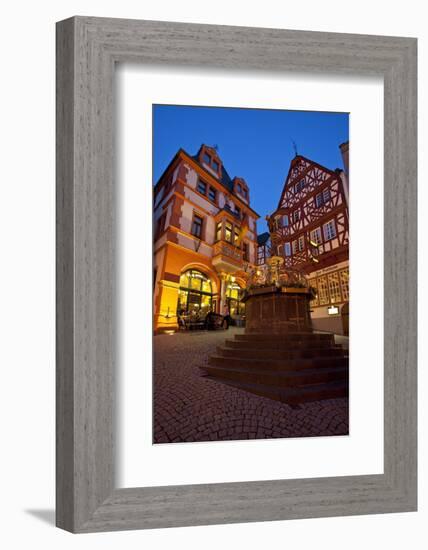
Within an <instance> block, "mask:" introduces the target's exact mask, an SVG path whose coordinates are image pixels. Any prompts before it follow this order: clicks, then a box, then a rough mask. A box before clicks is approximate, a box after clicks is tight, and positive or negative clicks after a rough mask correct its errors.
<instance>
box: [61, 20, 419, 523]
mask: <svg viewBox="0 0 428 550" xmlns="http://www.w3.org/2000/svg"><path fill="white" fill-rule="evenodd" d="M416 115H417V105H416V39H413V38H402V37H384V36H363V35H345V34H333V33H318V32H307V31H289V30H277V29H258V28H242V27H226V26H213V25H195V24H183V23H169V22H154V21H133V20H120V19H102V18H90V17H89V18H88V17H73V18H71V19H68V20H65V21H61V22H59V23H58V24H57V525H58V527H61V528H63V529H66V530H68V531H71V532H76V533H83V532H94V531H107V530H122V529H143V528H161V527H172V526H186V525H208V524H216V523H235V522H253V521H272V520H284V519H292V518H310V517H323V516H325V517H327V516H339V515H356V514H374V513H387V512H405V511H414V510H416V506H417V453H416V448H417V447H416V442H417V435H416V427H417V424H416V411H417V403H416V398H417V385H416V384H417V377H416V355H417V350H416V298H417V290H416V266H417V261H416V176H417V174H416V166H417V165H416V158H417V156H416V155H417V141H416Z"/></svg>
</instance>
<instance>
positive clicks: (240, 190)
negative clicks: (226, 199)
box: [236, 183, 242, 193]
mask: <svg viewBox="0 0 428 550" xmlns="http://www.w3.org/2000/svg"><path fill="white" fill-rule="evenodd" d="M236 188H237V190H238V193H242V185H241V184H240V183H238V185H237V186H236Z"/></svg>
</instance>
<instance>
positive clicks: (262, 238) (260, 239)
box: [257, 231, 270, 246]
mask: <svg viewBox="0 0 428 550" xmlns="http://www.w3.org/2000/svg"><path fill="white" fill-rule="evenodd" d="M269 238H270V233H268V232H267V231H266V232H265V233H261V234H260V235H257V244H258V245H259V246H263V245H264V244H266V243H267V242H268V240H269Z"/></svg>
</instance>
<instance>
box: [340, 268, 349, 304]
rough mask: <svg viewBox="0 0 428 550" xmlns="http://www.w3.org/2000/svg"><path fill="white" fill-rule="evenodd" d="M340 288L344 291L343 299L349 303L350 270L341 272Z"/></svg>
mask: <svg viewBox="0 0 428 550" xmlns="http://www.w3.org/2000/svg"><path fill="white" fill-rule="evenodd" d="M339 276H340V288H341V289H342V297H343V300H344V302H348V301H349V270H348V269H344V270H343V271H341V272H340V274H339Z"/></svg>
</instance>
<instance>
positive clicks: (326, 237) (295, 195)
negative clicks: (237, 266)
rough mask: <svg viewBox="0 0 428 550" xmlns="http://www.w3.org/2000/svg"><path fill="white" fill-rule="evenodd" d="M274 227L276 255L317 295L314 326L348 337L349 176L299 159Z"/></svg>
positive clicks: (272, 223)
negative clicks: (298, 273)
mask: <svg viewBox="0 0 428 550" xmlns="http://www.w3.org/2000/svg"><path fill="white" fill-rule="evenodd" d="M341 150H342V154H344V153H345V152H346V155H347V153H348V146H347V144H342V145H341ZM346 158H347V157H346ZM268 225H269V231H270V237H271V243H272V254H275V255H278V256H282V257H283V258H284V262H285V266H286V267H289V268H295V269H298V270H301V271H303V272H304V273H305V274H306V275H307V277H308V278H309V280H310V284H311V286H312V287H314V289H315V291H316V297H315V298H314V300H313V302H312V304H311V305H312V320H313V324H314V327H315V328H318V329H321V330H332V331H334V332H337V333H342V334H343V333H344V334H347V332H348V315H349V217H348V176H347V172H344V171H342V170H339V169H338V170H330V169H328V168H326V167H325V166H322V165H320V164H318V163H317V162H315V161H313V160H310V159H308V158H305V157H303V156H301V155H296V156H295V158H294V159H293V160H292V162H291V165H290V169H289V172H288V175H287V178H286V180H285V184H284V188H283V191H282V194H281V197H280V200H279V203H278V208H277V209H276V211H275V212H273V214H272V215H271V216H269V217H268Z"/></svg>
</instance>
